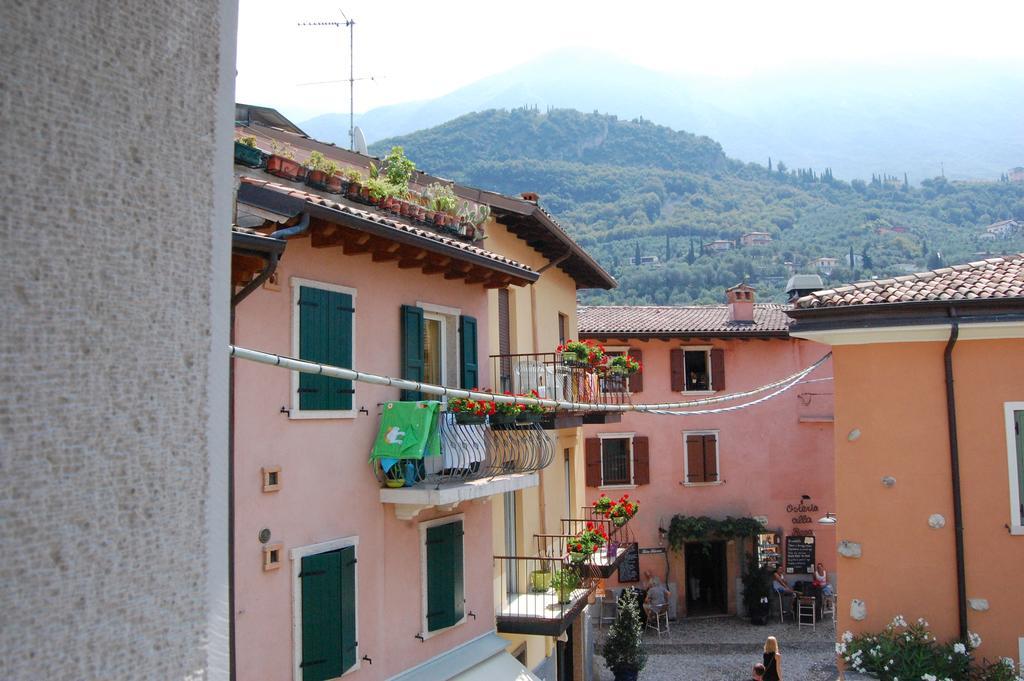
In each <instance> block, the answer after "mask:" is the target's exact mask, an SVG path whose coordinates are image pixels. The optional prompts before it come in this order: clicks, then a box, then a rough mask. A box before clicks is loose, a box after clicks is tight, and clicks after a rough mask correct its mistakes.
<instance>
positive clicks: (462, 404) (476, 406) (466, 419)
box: [448, 397, 495, 425]
mask: <svg viewBox="0 0 1024 681" xmlns="http://www.w3.org/2000/svg"><path fill="white" fill-rule="evenodd" d="M448 411H450V412H452V413H453V414H455V422H456V423H458V424H461V425H475V424H481V423H483V422H484V420H486V418H487V417H488V416H489V415H491V414H493V413H494V411H495V407H494V402H487V401H484V400H471V399H469V398H468V397H451V398H449V399H448Z"/></svg>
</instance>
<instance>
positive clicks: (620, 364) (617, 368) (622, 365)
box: [608, 355, 643, 376]
mask: <svg viewBox="0 0 1024 681" xmlns="http://www.w3.org/2000/svg"><path fill="white" fill-rule="evenodd" d="M642 368H643V367H641V366H640V362H638V361H636V360H635V359H633V357H631V356H630V355H618V356H617V357H613V358H612V361H611V362H609V363H608V371H609V372H611V373H613V374H621V375H623V376H632V375H633V374H636V373H639V372H640V371H641V370H642Z"/></svg>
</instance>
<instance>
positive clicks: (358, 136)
mask: <svg viewBox="0 0 1024 681" xmlns="http://www.w3.org/2000/svg"><path fill="white" fill-rule="evenodd" d="M352 151H355V152H358V153H360V154H362V155H363V156H369V155H370V152H369V151H367V149H366V138H365V137H363V131H362V130H360V129H359V126H358V125H357V126H356V127H355V128H353V129H352Z"/></svg>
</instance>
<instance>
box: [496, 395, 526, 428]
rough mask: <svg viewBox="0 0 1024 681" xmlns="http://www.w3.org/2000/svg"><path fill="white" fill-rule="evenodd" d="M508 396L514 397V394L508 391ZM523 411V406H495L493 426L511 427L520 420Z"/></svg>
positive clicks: (501, 403) (506, 404)
mask: <svg viewBox="0 0 1024 681" xmlns="http://www.w3.org/2000/svg"><path fill="white" fill-rule="evenodd" d="M505 394H506V395H509V396H512V393H510V392H508V391H506V392H505ZM522 410H523V405H521V404H514V403H505V402H499V403H497V404H495V405H494V412H493V413H492V414H491V425H492V426H511V425H513V424H514V423H515V422H516V419H517V418H519V413H520V412H521V411H522Z"/></svg>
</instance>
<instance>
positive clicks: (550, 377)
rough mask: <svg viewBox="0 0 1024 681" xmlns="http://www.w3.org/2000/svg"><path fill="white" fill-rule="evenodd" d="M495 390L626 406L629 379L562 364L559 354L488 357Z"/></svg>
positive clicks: (573, 363)
mask: <svg viewBox="0 0 1024 681" xmlns="http://www.w3.org/2000/svg"><path fill="white" fill-rule="evenodd" d="M491 375H492V376H494V377H495V381H496V388H497V389H498V390H500V391H501V392H510V393H513V394H515V395H529V394H530V392H531V391H536V392H537V394H538V395H539V396H540V397H543V398H547V399H552V400H562V401H566V402H581V403H589V404H626V403H628V402H629V393H628V383H629V379H628V378H627V377H625V376H622V375H618V374H604V373H599V372H597V371H594V370H593V368H592V367H591V366H590V365H589V364H585V363H579V362H566V361H564V360H563V358H562V354H561V353H555V352H541V353H532V354H516V355H491Z"/></svg>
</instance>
